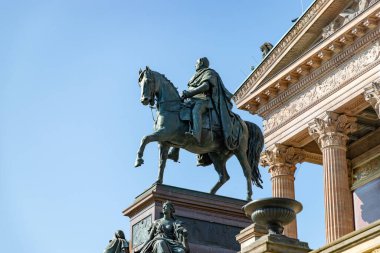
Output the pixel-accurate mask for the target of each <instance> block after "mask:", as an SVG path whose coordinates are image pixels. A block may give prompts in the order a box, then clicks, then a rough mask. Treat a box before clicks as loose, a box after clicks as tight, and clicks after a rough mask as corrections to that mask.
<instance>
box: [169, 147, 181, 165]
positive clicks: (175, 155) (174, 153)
mask: <svg viewBox="0 0 380 253" xmlns="http://www.w3.org/2000/svg"><path fill="white" fill-rule="evenodd" d="M168 159H171V160H173V161H174V162H178V159H179V148H171V149H170V151H169V154H168Z"/></svg>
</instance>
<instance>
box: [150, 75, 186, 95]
mask: <svg viewBox="0 0 380 253" xmlns="http://www.w3.org/2000/svg"><path fill="white" fill-rule="evenodd" d="M152 72H153V73H155V74H157V75H159V76H160V77H161V78H163V79H164V80H165V81H167V82H168V83H169V84H170V86H171V87H172V88H173V89H174V90H175V91H176V92H177V94H178V96H179V93H178V88H177V87H175V86H174V84H173V83H172V81H170V80H169V79H168V78H167V77H166V76H165V75H164V74H161V73H160V72H157V71H152Z"/></svg>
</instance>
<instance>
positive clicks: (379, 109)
mask: <svg viewBox="0 0 380 253" xmlns="http://www.w3.org/2000/svg"><path fill="white" fill-rule="evenodd" d="M364 98H365V100H366V101H368V103H370V104H371V105H372V107H373V109H375V111H376V113H377V116H378V117H379V118H380V83H376V82H373V83H372V84H371V86H370V87H368V88H366V89H365V90H364Z"/></svg>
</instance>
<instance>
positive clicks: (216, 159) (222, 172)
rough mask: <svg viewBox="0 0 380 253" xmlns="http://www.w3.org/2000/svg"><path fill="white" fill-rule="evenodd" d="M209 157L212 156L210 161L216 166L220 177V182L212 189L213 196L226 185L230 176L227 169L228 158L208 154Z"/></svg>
mask: <svg viewBox="0 0 380 253" xmlns="http://www.w3.org/2000/svg"><path fill="white" fill-rule="evenodd" d="M208 155H209V156H210V159H211V161H212V163H213V164H214V168H215V170H216V172H217V173H218V175H219V180H218V182H217V183H216V184H215V185H214V187H212V189H211V191H210V193H211V194H215V193H216V192H217V191H218V190H219V188H220V187H222V185H224V183H225V182H227V181H228V180H229V179H230V176H229V175H228V173H227V169H226V162H227V159H228V156H226V155H223V154H217V153H208Z"/></svg>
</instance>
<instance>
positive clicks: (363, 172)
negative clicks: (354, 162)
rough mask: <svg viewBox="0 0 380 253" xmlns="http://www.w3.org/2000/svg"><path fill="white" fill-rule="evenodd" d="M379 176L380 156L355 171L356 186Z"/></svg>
mask: <svg viewBox="0 0 380 253" xmlns="http://www.w3.org/2000/svg"><path fill="white" fill-rule="evenodd" d="M378 174H380V156H378V157H376V158H375V159H372V160H370V161H369V162H368V163H366V164H363V165H361V166H360V167H357V168H355V169H354V176H353V179H354V184H358V183H360V182H361V181H367V179H368V178H373V177H376V175H378Z"/></svg>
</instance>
